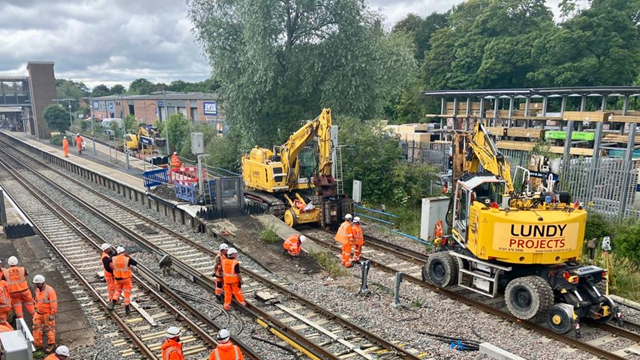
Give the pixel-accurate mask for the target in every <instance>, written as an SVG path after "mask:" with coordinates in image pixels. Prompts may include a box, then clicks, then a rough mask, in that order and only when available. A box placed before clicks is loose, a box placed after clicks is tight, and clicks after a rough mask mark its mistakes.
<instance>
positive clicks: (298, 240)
mask: <svg viewBox="0 0 640 360" xmlns="http://www.w3.org/2000/svg"><path fill="white" fill-rule="evenodd" d="M303 241H307V237H306V236H304V235H300V234H293V235H291V236H289V237H288V238H287V240H285V241H284V243H283V244H282V246H284V249H285V250H286V251H287V253H288V254H289V255H291V256H293V257H296V256H300V249H301V248H302V242H303Z"/></svg>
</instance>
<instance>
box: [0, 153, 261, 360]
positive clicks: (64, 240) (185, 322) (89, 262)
mask: <svg viewBox="0 0 640 360" xmlns="http://www.w3.org/2000/svg"><path fill="white" fill-rule="evenodd" d="M0 168H2V169H3V171H4V170H6V174H8V175H10V176H11V177H13V178H15V179H16V181H14V182H13V183H10V182H7V181H3V185H4V187H5V189H6V190H8V191H9V192H10V193H13V192H15V191H20V190H22V191H26V192H28V193H30V194H31V197H32V198H33V201H30V202H29V203H28V204H21V205H20V206H21V210H22V211H23V212H24V213H25V214H26V216H27V217H28V218H29V221H30V222H31V223H32V224H33V226H34V227H35V229H36V231H37V233H38V234H39V235H40V237H41V238H42V239H44V240H45V241H46V242H47V243H48V245H49V246H50V248H51V249H52V250H53V251H54V253H55V254H56V255H57V257H58V258H60V259H61V260H62V261H63V262H64V264H65V265H66V267H67V268H68V269H69V270H70V272H71V273H72V274H73V275H74V277H75V278H76V279H77V280H78V282H79V283H80V284H82V285H83V287H84V288H85V289H86V291H88V292H89V293H90V294H91V295H92V297H93V298H94V299H95V300H97V301H98V303H99V304H100V307H102V308H103V310H104V311H106V313H107V314H108V316H109V317H111V318H112V320H113V321H114V322H115V323H116V324H117V325H118V326H119V327H120V328H121V330H122V332H123V333H124V334H125V335H126V337H127V338H128V339H129V340H130V342H127V341H124V340H122V339H120V340H118V341H114V343H113V344H114V346H117V347H120V348H121V349H120V350H119V352H120V354H121V356H123V357H126V356H131V355H135V354H139V355H142V356H144V357H145V358H147V359H160V358H161V357H162V356H161V353H162V350H161V347H160V346H161V344H162V342H163V340H164V334H165V330H166V328H167V327H168V326H170V325H171V326H179V327H181V328H183V336H182V339H181V340H182V343H183V344H184V348H183V350H184V354H185V355H187V356H190V358H194V359H196V358H197V359H201V358H206V357H207V356H208V354H209V353H210V352H211V349H212V348H213V347H215V346H216V345H217V342H216V341H215V339H214V338H212V337H211V336H210V335H209V334H213V333H215V332H217V331H218V330H219V328H218V327H217V326H216V325H215V324H214V323H213V321H211V320H210V319H208V318H206V317H204V316H201V315H200V314H199V313H198V311H197V310H196V309H194V308H193V307H191V306H190V305H189V304H188V303H186V302H185V301H183V300H181V299H180V298H179V297H178V296H176V294H175V293H174V292H173V291H172V290H171V288H170V286H169V285H168V284H166V283H165V282H164V281H163V280H162V279H161V278H159V277H158V276H157V275H155V274H154V271H153V270H151V269H149V268H147V267H145V266H144V265H142V264H141V265H139V266H138V267H137V269H136V270H137V271H136V274H134V283H135V286H134V288H133V291H132V298H133V299H135V301H133V302H132V305H131V307H132V313H131V314H130V315H129V316H127V315H125V314H124V307H123V306H118V307H117V308H116V309H115V310H114V311H109V310H108V308H107V306H108V295H107V287H106V283H105V282H104V279H100V278H97V274H98V273H99V272H100V271H102V266H101V263H100V260H99V259H100V254H101V251H100V245H101V244H102V243H104V242H108V241H107V240H106V239H103V238H102V237H101V236H100V235H98V234H97V233H95V232H94V231H93V230H91V229H90V228H89V227H87V226H85V225H84V224H83V223H82V221H80V220H79V219H77V218H76V217H75V216H73V215H72V214H71V213H70V212H68V211H67V210H65V209H64V207H62V206H61V205H59V204H57V203H56V202H55V201H53V199H51V198H50V197H49V196H47V194H45V193H44V192H43V191H42V190H40V189H38V188H36V187H34V186H30V185H33V184H32V183H31V182H30V181H29V180H28V179H27V178H25V177H24V176H23V175H22V174H21V171H22V170H24V169H20V168H18V167H14V166H12V165H10V164H8V163H7V162H6V161H5V160H3V161H0ZM43 209H47V210H48V211H43ZM149 280H150V281H152V282H153V287H152V286H150V285H148V284H147V281H149ZM167 298H169V299H172V300H173V301H174V302H175V303H177V306H176V305H174V304H172V303H171V302H170V301H169V300H167ZM178 307H180V308H182V309H185V310H186V311H184V310H181V309H179V308H178ZM191 318H195V319H197V320H195V321H194V320H191ZM176 319H179V320H176ZM238 345H239V346H240V347H241V348H242V350H243V352H244V353H245V355H247V357H249V358H251V359H259V357H258V356H257V355H256V354H255V353H253V351H252V350H251V349H249V348H248V347H246V346H245V345H244V344H242V343H241V342H239V343H238Z"/></svg>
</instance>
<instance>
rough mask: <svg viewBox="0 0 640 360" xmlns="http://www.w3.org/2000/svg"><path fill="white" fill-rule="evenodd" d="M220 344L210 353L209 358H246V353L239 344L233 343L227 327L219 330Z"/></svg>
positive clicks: (239, 359) (218, 338)
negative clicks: (243, 352) (244, 353)
mask: <svg viewBox="0 0 640 360" xmlns="http://www.w3.org/2000/svg"><path fill="white" fill-rule="evenodd" d="M216 340H218V346H216V348H215V349H213V351H212V352H211V355H209V360H244V355H242V351H240V348H239V347H238V346H237V345H233V344H232V343H231V341H230V340H231V333H230V332H229V330H227V329H220V331H218V336H217V337H216Z"/></svg>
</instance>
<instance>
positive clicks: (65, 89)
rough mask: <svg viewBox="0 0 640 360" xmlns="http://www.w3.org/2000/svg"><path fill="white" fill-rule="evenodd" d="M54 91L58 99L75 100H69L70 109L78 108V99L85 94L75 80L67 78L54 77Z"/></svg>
mask: <svg viewBox="0 0 640 360" xmlns="http://www.w3.org/2000/svg"><path fill="white" fill-rule="evenodd" d="M56 93H57V94H58V98H59V99H74V100H75V101H72V102H71V111H77V110H78V104H79V100H80V99H82V97H84V96H85V94H84V93H83V91H82V90H81V89H80V88H79V87H78V85H77V84H76V83H75V82H73V81H72V80H67V79H56Z"/></svg>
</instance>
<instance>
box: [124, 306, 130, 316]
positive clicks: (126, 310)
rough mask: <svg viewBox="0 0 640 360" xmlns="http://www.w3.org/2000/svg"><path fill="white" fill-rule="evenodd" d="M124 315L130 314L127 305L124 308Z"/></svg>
mask: <svg viewBox="0 0 640 360" xmlns="http://www.w3.org/2000/svg"><path fill="white" fill-rule="evenodd" d="M124 313H125V314H127V315H129V314H131V309H129V305H127V306H125V307H124Z"/></svg>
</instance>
